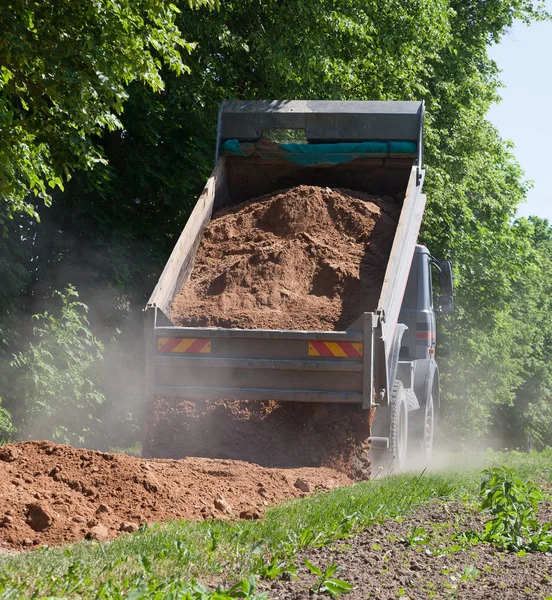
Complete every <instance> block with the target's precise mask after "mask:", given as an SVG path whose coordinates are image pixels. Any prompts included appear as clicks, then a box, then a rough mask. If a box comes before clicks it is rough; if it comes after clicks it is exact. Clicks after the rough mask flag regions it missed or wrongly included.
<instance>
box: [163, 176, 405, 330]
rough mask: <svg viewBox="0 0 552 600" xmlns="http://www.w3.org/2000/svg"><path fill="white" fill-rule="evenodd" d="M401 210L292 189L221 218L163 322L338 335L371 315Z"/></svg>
mask: <svg viewBox="0 0 552 600" xmlns="http://www.w3.org/2000/svg"><path fill="white" fill-rule="evenodd" d="M401 206H402V198H396V199H393V198H391V197H390V196H384V197H383V198H381V197H378V196H372V195H370V194H366V193H362V192H353V191H350V190H345V189H341V190H339V189H330V188H320V187H314V186H299V187H295V188H291V189H289V190H285V191H280V192H276V193H274V194H270V195H267V196H262V197H261V198H257V199H254V200H250V201H248V202H245V203H242V204H240V205H238V206H234V207H231V208H228V209H225V210H223V211H221V212H219V213H218V214H217V215H215V216H214V217H213V219H212V220H211V222H210V224H209V226H208V227H207V229H206V231H205V233H204V235H203V238H202V241H201V244H200V246H199V250H198V253H197V258H196V262H195V265H194V269H193V271H192V274H191V277H190V279H189V281H188V282H187V283H186V284H185V285H184V286H183V288H182V290H181V291H180V293H179V294H178V295H177V296H176V298H175V299H174V301H173V304H172V306H171V311H170V317H171V319H172V321H173V322H174V323H175V324H176V325H180V326H189V327H239V328H243V329H304V330H334V329H336V330H341V329H346V328H347V327H348V326H349V325H351V323H353V322H354V321H355V319H356V318H357V317H358V316H360V315H361V314H362V313H363V312H365V311H370V310H375V308H376V305H377V301H378V298H379V293H380V290H381V286H382V283H383V278H384V275H385V269H386V267H387V261H388V258H389V253H390V251H391V246H392V244H393V237H394V235H395V230H396V228H397V222H398V218H399V214H400V210H401Z"/></svg>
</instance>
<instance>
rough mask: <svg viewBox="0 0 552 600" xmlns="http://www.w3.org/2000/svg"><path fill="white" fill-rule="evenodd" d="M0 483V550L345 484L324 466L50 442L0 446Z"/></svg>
mask: <svg viewBox="0 0 552 600" xmlns="http://www.w3.org/2000/svg"><path fill="white" fill-rule="evenodd" d="M298 480H299V481H298ZM0 481H1V482H2V483H1V487H0V549H3V550H17V549H21V548H36V547H37V546H41V545H44V544H48V545H56V544H64V543H67V542H73V541H76V540H81V539H83V538H85V537H91V538H94V539H106V538H111V537H114V536H116V535H119V533H121V531H134V530H136V529H137V528H138V526H140V525H142V524H143V523H149V522H157V521H165V520H171V519H175V520H177V519H187V520H192V521H193V520H200V519H205V518H217V519H230V518H234V517H240V516H241V517H242V518H259V517H261V516H262V514H263V512H264V509H265V507H266V506H268V505H271V504H275V503H278V502H282V501H284V500H286V499H289V498H293V497H296V496H304V495H305V494H307V493H309V492H314V491H316V490H322V489H331V488H333V487H337V486H340V485H347V484H349V483H350V480H349V479H348V478H347V477H346V476H345V475H344V474H343V473H341V472H339V471H336V470H332V469H325V468H322V469H308V468H305V469H290V470H278V469H265V468H262V467H259V466H257V465H251V464H247V463H242V462H237V461H228V460H210V459H206V458H204V459H199V458H188V459H183V460H178V461H177V460H144V459H137V458H132V457H130V456H125V455H122V454H110V453H104V452H94V451H90V450H82V449H80V450H79V449H75V448H71V447H70V446H64V445H56V444H52V443H51V442H22V443H17V444H9V445H8V446H4V447H2V448H0Z"/></svg>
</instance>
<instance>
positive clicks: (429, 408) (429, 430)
mask: <svg viewBox="0 0 552 600" xmlns="http://www.w3.org/2000/svg"><path fill="white" fill-rule="evenodd" d="M434 431H435V419H434V413H433V397H432V396H430V397H429V398H428V399H427V404H426V410H425V424H424V439H423V441H422V444H423V451H424V455H425V457H426V458H427V459H429V458H431V454H432V452H433V436H434Z"/></svg>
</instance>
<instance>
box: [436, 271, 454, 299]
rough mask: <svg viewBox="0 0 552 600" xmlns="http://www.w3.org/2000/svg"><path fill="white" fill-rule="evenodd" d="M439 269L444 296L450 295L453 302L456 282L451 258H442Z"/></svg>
mask: <svg viewBox="0 0 552 600" xmlns="http://www.w3.org/2000/svg"><path fill="white" fill-rule="evenodd" d="M438 269H439V287H440V288H441V294H443V296H450V300H451V302H452V296H453V295H454V283H453V279H452V264H451V262H450V260H440V261H439V265H438ZM439 303H440V300H439Z"/></svg>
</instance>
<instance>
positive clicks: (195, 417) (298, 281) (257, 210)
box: [144, 186, 403, 476]
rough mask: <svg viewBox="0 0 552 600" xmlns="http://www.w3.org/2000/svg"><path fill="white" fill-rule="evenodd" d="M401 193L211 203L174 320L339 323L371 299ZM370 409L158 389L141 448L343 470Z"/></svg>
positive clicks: (323, 192)
mask: <svg viewBox="0 0 552 600" xmlns="http://www.w3.org/2000/svg"><path fill="white" fill-rule="evenodd" d="M402 200H403V198H402V196H400V197H397V198H391V197H389V196H385V197H378V196H373V195H370V194H366V193H363V192H353V191H350V190H345V189H330V188H321V187H314V186H299V187H295V188H291V189H288V190H284V191H279V192H276V193H274V194H270V195H266V196H263V197H261V198H257V199H254V200H250V201H248V202H245V203H242V204H240V205H238V206H234V207H231V208H228V209H225V210H223V211H221V212H219V213H218V214H216V215H215V216H214V217H213V219H212V220H211V222H210V224H209V226H208V227H207V229H206V231H205V233H204V235H203V238H202V241H201V244H200V246H199V249H198V253H197V258H196V262H195V265H194V269H193V271H192V273H191V276H190V279H189V281H188V282H187V283H186V284H185V285H184V286H183V288H182V290H181V291H180V293H179V294H178V295H177V296H176V298H175V300H174V301H173V304H172V307H171V312H170V317H171V319H172V320H173V322H174V323H175V324H177V325H180V326H190V327H237V328H244V329H253V328H256V329H257V328H258V329H302V330H342V329H346V328H347V327H348V326H350V325H351V324H352V323H353V322H354V321H355V320H356V319H357V318H358V317H359V316H360V315H361V314H362V313H363V312H365V311H371V310H375V308H376V306H377V302H378V298H379V295H380V291H381V286H382V283H383V278H384V275H385V269H386V266H387V262H388V259H389V254H390V251H391V246H392V244H393V238H394V235H395V231H396V228H397V223H398V219H399V215H400V211H401V207H402ZM368 420H369V415H367V414H366V412H365V411H362V410H361V409H359V408H358V407H356V406H337V405H318V406H314V405H311V404H300V403H278V402H247V401H219V402H183V401H178V400H176V399H170V398H158V399H157V400H156V405H155V410H154V411H153V415H152V418H151V419H150V422H149V426H148V430H147V433H146V438H145V444H144V448H145V451H146V453H147V455H150V456H158V457H181V456H208V457H217V458H231V459H241V460H246V461H250V462H255V463H259V464H262V465H265V466H278V467H290V466H293V467H296V466H299V465H301V466H321V465H328V466H331V467H337V468H341V469H343V470H344V471H345V472H347V473H348V474H351V475H352V474H355V469H354V468H353V467H352V462H351V461H352V458H353V455H354V454H355V453H356V452H357V449H358V446H355V441H356V440H357V439H359V438H362V436H364V438H366V437H367V436H368ZM363 474H364V476H365V475H366V474H367V473H366V472H364V473H363ZM356 475H359V473H356Z"/></svg>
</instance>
